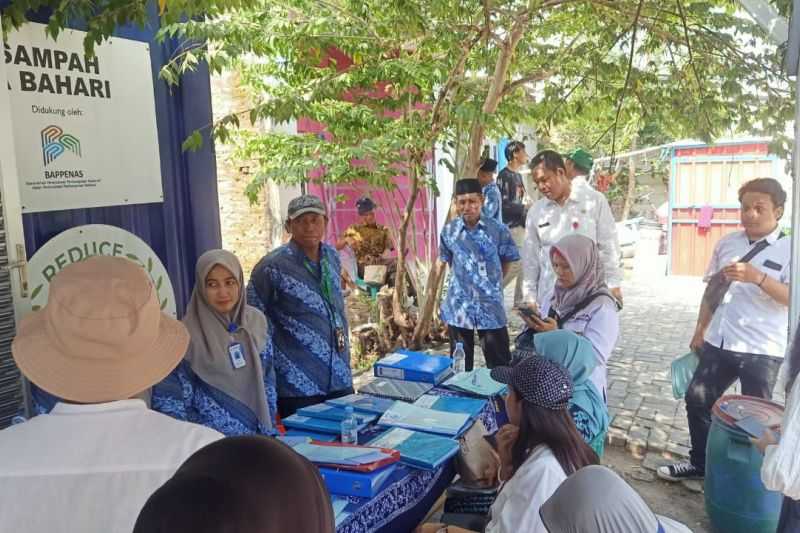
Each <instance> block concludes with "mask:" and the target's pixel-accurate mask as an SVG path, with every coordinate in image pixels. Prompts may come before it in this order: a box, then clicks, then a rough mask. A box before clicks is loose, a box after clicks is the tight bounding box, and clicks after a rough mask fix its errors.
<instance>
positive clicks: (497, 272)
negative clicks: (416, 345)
mask: <svg viewBox="0 0 800 533" xmlns="http://www.w3.org/2000/svg"><path fill="white" fill-rule="evenodd" d="M481 191H482V187H481V184H480V182H479V181H478V180H476V179H462V180H459V181H458V182H456V208H457V211H458V214H459V217H458V218H456V219H454V220H452V221H450V222H448V223H447V225H446V226H445V227H444V229H442V234H441V239H440V244H439V257H440V259H441V260H442V261H444V262H445V263H447V264H449V265H450V270H451V272H450V283H449V286H448V289H447V295H446V296H445V298H444V301H443V302H442V308H441V317H442V321H443V322H445V323H446V324H447V326H448V330H449V334H450V352H451V353H452V352H453V350H455V346H456V343H461V344H462V345H463V347H464V353H465V356H466V357H465V368H466V369H467V370H472V367H473V360H474V347H475V336H474V331H475V330H476V329H477V330H478V337H479V338H480V341H481V347H482V348H483V354H484V357H485V358H486V366H488V367H489V368H492V367H494V366H498V365H504V364H507V363H508V361H509V360H510V359H511V354H510V352H509V340H508V329H507V328H506V324H507V320H506V313H505V310H504V309H503V274H504V273H505V272H507V271H508V268H509V265H510V264H511V263H513V262H514V261H519V251H518V250H517V246H516V245H515V244H514V241H513V239H512V238H511V232H509V230H508V228H507V227H506V226H504V225H503V224H501V223H499V222H497V221H496V220H494V219H492V218H488V217H483V216H481V208H482V206H483V194H482V192H481Z"/></svg>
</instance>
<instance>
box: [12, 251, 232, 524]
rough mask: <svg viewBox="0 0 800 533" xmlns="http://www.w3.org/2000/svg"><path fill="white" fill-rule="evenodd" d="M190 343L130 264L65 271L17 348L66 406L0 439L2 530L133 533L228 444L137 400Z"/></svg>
mask: <svg viewBox="0 0 800 533" xmlns="http://www.w3.org/2000/svg"><path fill="white" fill-rule="evenodd" d="M188 343H189V334H188V332H187V331H186V328H185V327H184V326H183V325H182V324H181V323H180V322H178V321H177V320H174V319H172V318H170V317H168V316H167V315H165V314H163V313H162V312H161V310H160V306H159V302H158V298H157V296H156V291H155V290H154V287H153V285H152V282H151V280H150V278H149V276H148V275H147V273H145V271H144V270H143V269H142V268H140V267H139V266H137V265H135V264H134V263H132V262H130V261H128V260H127V259H121V258H114V257H103V256H97V257H92V258H90V259H87V260H86V261H83V262H80V263H74V264H72V265H69V266H68V267H66V268H65V269H64V270H62V271H61V272H60V273H59V274H58V275H57V276H56V277H55V278H54V280H53V283H52V284H51V286H50V296H49V301H48V303H47V305H45V307H44V308H43V309H42V310H40V311H36V312H33V313H31V314H30V315H28V316H26V317H25V318H23V319H22V321H21V322H20V324H19V329H18V332H17V336H16V338H15V339H14V342H13V343H12V345H11V350H12V353H13V355H14V360H15V362H16V363H17V366H18V367H19V368H20V370H21V371H22V373H23V374H24V375H25V376H26V377H27V378H28V379H30V380H31V381H32V382H33V383H34V384H35V385H36V386H38V387H40V388H42V389H44V390H45V391H47V392H48V393H50V394H52V395H54V396H56V397H58V398H63V399H64V401H63V402H62V403H58V404H57V405H56V406H55V408H54V409H53V410H52V412H51V413H50V414H46V415H40V416H37V417H34V418H32V419H31V420H29V421H27V422H24V423H22V424H18V425H16V426H12V427H10V428H8V429H5V430H3V431H0V529H2V531H19V532H27V531H31V532H33V531H47V532H49V533H58V532H65V533H66V532H77V531H80V532H81V533H93V532H97V533H101V532H102V533H116V532H120V533H122V532H125V533H128V532H130V531H131V530H132V529H133V524H134V523H135V521H136V517H137V515H138V513H139V511H140V509H141V508H142V506H143V505H144V502H145V501H146V500H147V498H148V497H149V496H150V494H151V493H152V492H153V491H154V490H155V489H156V488H158V487H159V486H160V485H161V484H162V483H164V482H165V481H166V480H167V479H169V478H170V476H172V474H173V473H174V471H175V470H176V469H177V468H178V466H180V465H181V464H182V463H183V461H184V460H185V459H186V458H188V457H189V456H190V455H191V454H192V453H194V452H195V451H196V450H198V449H200V448H202V447H203V446H205V445H206V444H209V443H211V442H213V441H215V440H218V439H219V438H221V437H222V435H221V434H219V433H217V432H216V431H213V430H211V429H208V428H205V427H203V426H199V425H196V424H190V423H187V422H180V421H177V420H175V419H173V418H170V417H168V416H166V415H162V414H159V413H156V412H154V411H151V410H150V409H148V408H147V405H146V403H145V402H144V401H143V400H141V399H133V398H134V397H136V396H138V395H140V394H141V393H142V392H144V391H146V390H147V389H149V388H150V387H151V386H152V385H154V384H155V383H157V382H159V381H161V380H162V379H163V378H164V377H166V376H167V374H169V373H170V372H171V371H172V369H173V368H175V366H177V364H178V362H180V360H181V358H182V357H183V355H184V353H185V352H186V348H187V346H188Z"/></svg>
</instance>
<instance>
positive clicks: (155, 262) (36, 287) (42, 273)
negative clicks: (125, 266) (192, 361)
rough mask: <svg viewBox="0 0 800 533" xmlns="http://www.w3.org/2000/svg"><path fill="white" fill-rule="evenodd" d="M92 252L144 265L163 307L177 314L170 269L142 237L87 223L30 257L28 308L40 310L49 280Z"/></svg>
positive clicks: (45, 299)
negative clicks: (123, 258) (168, 271)
mask: <svg viewBox="0 0 800 533" xmlns="http://www.w3.org/2000/svg"><path fill="white" fill-rule="evenodd" d="M93 255H110V256H115V257H125V258H127V259H130V260H131V261H133V262H134V263H136V264H137V265H139V266H141V267H142V268H144V269H145V270H146V271H147V273H148V274H149V275H150V279H152V280H153V286H154V287H155V290H156V292H157V293H158V301H159V302H161V309H162V310H163V311H164V312H166V313H168V314H170V315H172V316H173V317H177V314H178V313H177V309H176V307H175V291H174V289H173V288H172V283H171V282H170V280H169V274H168V273H167V269H166V268H164V265H163V264H162V263H161V260H160V259H159V258H158V256H157V255H156V254H155V252H153V250H152V249H151V248H150V247H149V246H148V245H147V243H146V242H144V241H143V240H142V239H140V238H139V237H137V236H136V235H134V234H133V233H129V232H127V231H125V230H124V229H121V228H118V227H116V226H107V225H105V224H88V225H86V226H78V227H75V228H70V229H68V230H66V231H62V232H61V233H59V234H58V235H56V236H55V237H53V238H52V239H50V240H49V241H47V242H46V243H45V245H44V246H42V247H41V248H39V250H38V251H37V252H36V253H35V254H33V257H31V258H30V260H29V261H28V286H29V287H30V299H29V301H28V307H27V308H26V310H30V311H38V310H39V309H41V308H42V307H43V306H44V304H46V303H47V296H48V295H49V294H50V282H51V281H52V280H53V278H54V277H55V275H56V274H58V273H59V272H61V269H62V268H64V267H65V266H67V265H69V264H71V263H76V262H78V261H83V260H84V259H86V258H88V257H91V256H93Z"/></svg>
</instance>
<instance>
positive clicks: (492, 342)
mask: <svg viewBox="0 0 800 533" xmlns="http://www.w3.org/2000/svg"><path fill="white" fill-rule="evenodd" d="M447 330H448V333H449V334H450V355H451V356H452V355H453V350H455V349H456V343H457V342H460V343H462V344H464V354H465V355H466V357H465V360H464V368H466V369H467V370H468V371H469V370H472V368H473V364H474V362H475V331H474V330H471V329H464V328H457V327H455V326H450V325H448V326H447ZM478 338H479V339H480V341H481V349H483V357H484V358H485V359H486V366H487V367H489V368H494V367H496V366H502V365H507V364H508V363H509V362H511V349H510V348H509V345H510V341H509V339H508V328H498V329H479V330H478Z"/></svg>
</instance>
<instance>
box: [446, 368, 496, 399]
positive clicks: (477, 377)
mask: <svg viewBox="0 0 800 533" xmlns="http://www.w3.org/2000/svg"><path fill="white" fill-rule="evenodd" d="M444 386H445V387H447V388H448V389H453V390H457V391H460V392H465V393H467V394H472V395H474V396H482V397H484V398H490V397H492V396H499V395H501V394H504V393H505V392H506V390H507V387H506V386H505V385H504V384H502V383H498V382H496V381H495V380H493V379H492V376H491V374H490V370H489V369H488V368H476V369H475V370H472V371H470V372H459V373H458V374H456V375H455V376H453V377H451V378H450V379H448V380H447V381H445V382H444Z"/></svg>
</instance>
